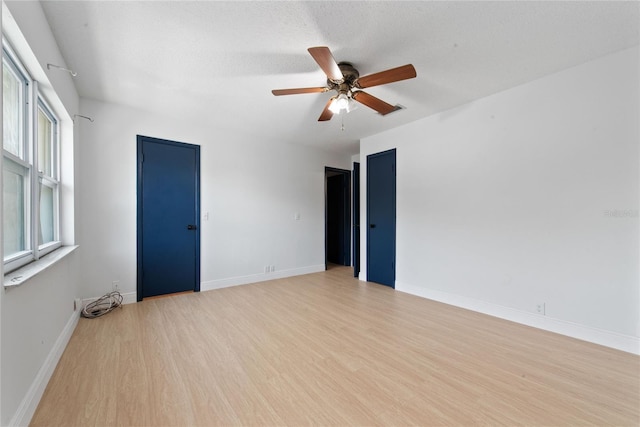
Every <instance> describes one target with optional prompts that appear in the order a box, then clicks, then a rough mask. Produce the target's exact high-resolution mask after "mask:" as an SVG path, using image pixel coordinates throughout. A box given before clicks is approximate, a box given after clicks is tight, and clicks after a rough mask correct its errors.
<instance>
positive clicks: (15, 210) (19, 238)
mask: <svg viewBox="0 0 640 427" xmlns="http://www.w3.org/2000/svg"><path fill="white" fill-rule="evenodd" d="M16 167H18V168H20V166H17V165H16V164H15V163H14V162H12V161H11V160H7V159H4V164H3V171H2V179H3V193H2V197H3V213H2V227H3V228H2V237H3V244H4V257H5V259H6V258H8V257H10V256H11V255H14V254H16V253H18V252H21V251H24V250H25V249H26V244H25V215H24V209H25V179H26V178H25V177H24V176H23V175H21V174H19V173H16Z"/></svg>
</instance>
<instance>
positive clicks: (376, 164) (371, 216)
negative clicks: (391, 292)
mask: <svg viewBox="0 0 640 427" xmlns="http://www.w3.org/2000/svg"><path fill="white" fill-rule="evenodd" d="M367 222H368V224H367V280H368V281H370V282H376V283H380V284H382V285H387V286H391V287H392V288H394V287H395V280H396V265H395V264H396V150H389V151H384V152H382V153H377V154H371V155H369V156H367Z"/></svg>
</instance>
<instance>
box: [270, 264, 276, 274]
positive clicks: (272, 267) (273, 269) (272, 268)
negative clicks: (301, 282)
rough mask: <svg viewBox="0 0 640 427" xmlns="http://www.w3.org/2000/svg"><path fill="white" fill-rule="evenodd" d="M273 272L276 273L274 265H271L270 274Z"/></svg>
mask: <svg viewBox="0 0 640 427" xmlns="http://www.w3.org/2000/svg"><path fill="white" fill-rule="evenodd" d="M274 271H276V266H275V265H272V266H271V272H272V273H273V272H274Z"/></svg>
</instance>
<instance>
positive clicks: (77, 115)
mask: <svg viewBox="0 0 640 427" xmlns="http://www.w3.org/2000/svg"><path fill="white" fill-rule="evenodd" d="M76 117H80V118H82V119H87V120H89V121H90V122H93V119H92V118H91V117H87V116H82V115H80V114H74V115H73V121H74V122H75V121H76Z"/></svg>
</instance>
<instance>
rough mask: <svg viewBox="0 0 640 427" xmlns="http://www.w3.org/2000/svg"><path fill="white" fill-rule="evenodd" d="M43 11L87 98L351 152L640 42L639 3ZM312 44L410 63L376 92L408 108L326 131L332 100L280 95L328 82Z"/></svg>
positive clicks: (76, 7)
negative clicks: (323, 117) (407, 74)
mask: <svg viewBox="0 0 640 427" xmlns="http://www.w3.org/2000/svg"><path fill="white" fill-rule="evenodd" d="M42 3H43V8H44V11H45V14H46V16H47V19H48V20H49V23H50V25H51V29H52V30H53V33H54V35H55V37H56V39H57V42H58V44H59V46H60V49H61V51H62V54H63V56H64V58H65V60H66V63H67V64H66V65H67V66H68V67H70V68H72V69H73V70H75V71H76V72H77V73H78V76H77V77H76V79H75V81H76V85H77V89H78V92H79V94H80V96H82V97H87V98H93V99H98V100H103V101H107V102H113V103H118V104H124V105H129V106H133V107H138V108H141V109H146V110H151V111H157V112H160V113H161V114H168V115H171V116H175V117H176V120H180V119H181V118H184V117H186V116H189V117H190V118H191V119H196V120H201V121H202V122H203V123H206V125H207V126H210V127H214V128H218V129H223V130H229V129H231V130H232V131H233V132H237V133H238V134H239V135H241V136H242V137H246V138H256V139H261V140H265V142H268V141H271V140H275V141H283V142H289V143H294V144H307V145H315V146H321V147H326V148H328V149H331V150H340V151H344V152H348V153H356V152H357V150H358V148H357V147H358V145H357V142H358V140H359V139H360V138H363V137H366V136H369V135H372V134H376V133H379V132H381V131H384V130H386V129H389V128H393V127H396V126H399V125H402V124H405V123H408V122H410V121H414V120H416V119H419V118H422V117H425V116H428V115H431V114H434V113H437V112H440V111H444V110H447V109H450V108H452V107H454V106H458V105H461V104H464V103H467V102H469V101H472V100H474V99H478V98H481V97H484V96H487V95H490V94H492V93H496V92H499V91H502V90H504V89H507V88H510V87H513V86H516V85H518V84H521V83H524V82H527V81H530V80H534V79H536V78H539V77H541V76H544V75H546V74H550V73H553V72H556V71H559V70H562V69H565V68H568V67H571V66H574V65H578V64H581V63H583V62H586V61H588V60H591V59H594V58H597V57H599V56H602V55H605V54H608V53H612V52H615V51H618V50H621V49H624V48H627V47H631V46H634V45H637V44H638V43H639V31H638V27H639V24H638V22H639V19H640V14H639V10H640V3H638V2H635V1H634V2H580V1H569V2H537V1H534V2H520V1H517V2H515V1H514V2H454V1H447V2H421V1H413V2H397V1H376V2H373V1H368V2H350V1H339V2H329V1H319V2H306V1H305V2H298V1H287V2H273V1H260V2H253V1H252V2H237V1H232V2H218V1H200V2H186V1H169V2H159V1H141V2H137V1H126V2H115V1H43V2H42ZM311 46H329V47H330V48H331V50H332V52H333V54H334V57H335V58H336V60H337V61H349V62H352V63H353V64H354V66H355V67H356V68H357V69H358V70H359V71H360V74H361V75H366V74H370V73H373V72H377V71H382V70H386V69H389V68H393V67H396V66H400V65H404V64H407V63H412V64H413V65H414V66H415V68H416V70H417V74H418V77H417V78H415V79H412V80H406V81H402V82H396V83H391V84H388V85H385V86H377V87H373V88H370V89H367V92H369V93H370V94H372V95H374V96H376V97H379V98H381V99H383V100H385V101H387V102H388V103H390V104H394V105H395V104H400V105H402V106H404V107H406V109H404V110H401V111H398V112H395V113H392V114H390V115H387V116H380V115H378V114H376V113H375V112H374V111H373V110H370V109H368V108H367V107H365V106H360V107H359V108H358V109H357V110H355V111H353V112H351V113H349V114H348V115H340V116H334V118H333V119H332V120H331V121H330V122H322V123H319V122H318V121H317V118H318V116H319V115H320V113H321V111H322V109H323V107H324V104H325V103H326V101H327V100H328V99H329V97H330V96H331V93H320V94H304V95H291V96H280V97H275V96H273V95H272V94H271V89H282V88H291V87H309V86H323V85H324V84H325V82H326V77H325V76H324V74H323V73H322V71H321V70H320V69H319V68H318V66H317V64H316V63H315V62H314V60H313V59H312V58H311V56H310V55H309V54H308V53H307V48H308V47H311ZM94 119H95V120H100V117H94ZM342 119H344V130H341V125H342Z"/></svg>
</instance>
